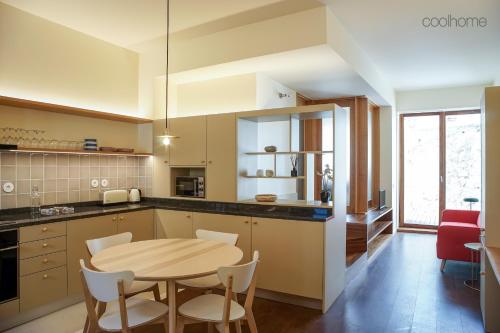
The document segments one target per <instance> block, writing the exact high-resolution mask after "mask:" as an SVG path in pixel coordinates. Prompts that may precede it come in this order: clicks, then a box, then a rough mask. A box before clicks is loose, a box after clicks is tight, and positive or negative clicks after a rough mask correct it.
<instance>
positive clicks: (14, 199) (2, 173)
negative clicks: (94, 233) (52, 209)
mask: <svg viewBox="0 0 500 333" xmlns="http://www.w3.org/2000/svg"><path fill="white" fill-rule="evenodd" d="M0 165H1V168H0V180H1V184H2V188H0V193H1V195H0V199H1V200H0V209H6V208H16V207H28V206H30V203H31V196H30V193H31V189H32V187H33V185H38V189H39V192H40V193H41V197H42V204H43V205H53V204H65V203H72V202H84V201H94V200H98V199H99V191H102V190H109V189H128V188H131V187H139V188H140V189H141V191H142V195H143V196H151V193H152V190H151V187H152V178H151V177H152V157H144V156H111V155H108V156H104V155H72V154H62V153H61V154H59V153H58V154H42V153H14V152H1V153H0ZM93 179H97V180H98V181H99V186H98V187H97V188H92V187H91V181H92V180H93ZM103 179H106V180H107V181H108V183H109V184H108V186H107V187H103V186H102V185H101V182H102V180H103ZM5 182H12V183H13V184H14V185H15V190H14V191H13V192H11V193H5V192H4V190H3V184H4V183H5Z"/></svg>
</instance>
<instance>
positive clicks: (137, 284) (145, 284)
mask: <svg viewBox="0 0 500 333" xmlns="http://www.w3.org/2000/svg"><path fill="white" fill-rule="evenodd" d="M157 283H158V282H155V281H134V282H132V285H131V286H130V287H129V288H127V290H125V294H127V295H131V294H137V293H140V292H143V291H145V290H148V289H151V288H153V287H154V286H155V285H156V284H157Z"/></svg>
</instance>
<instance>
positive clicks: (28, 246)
mask: <svg viewBox="0 0 500 333" xmlns="http://www.w3.org/2000/svg"><path fill="white" fill-rule="evenodd" d="M65 250H66V236H60V237H54V238H48V239H42V240H37V241H33V242H26V243H21V244H19V259H26V258H31V257H36V256H41V255H44V254H48V253H53V252H59V251H65Z"/></svg>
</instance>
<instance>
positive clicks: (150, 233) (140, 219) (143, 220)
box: [117, 209, 154, 242]
mask: <svg viewBox="0 0 500 333" xmlns="http://www.w3.org/2000/svg"><path fill="white" fill-rule="evenodd" d="M117 222H118V223H117V228H118V230H117V233H119V234H120V233H122V232H131V233H132V242H137V241H142V240H147V239H153V238H154V211H153V210H152V209H149V210H140V211H135V212H130V213H124V214H118V219H117Z"/></svg>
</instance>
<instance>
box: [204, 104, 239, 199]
mask: <svg viewBox="0 0 500 333" xmlns="http://www.w3.org/2000/svg"><path fill="white" fill-rule="evenodd" d="M207 159H208V162H207V173H206V175H207V179H206V180H205V186H206V189H207V193H206V196H207V199H208V200H212V201H235V200H236V115H235V114H234V113H228V114H218V115H211V116H208V117H207Z"/></svg>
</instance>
